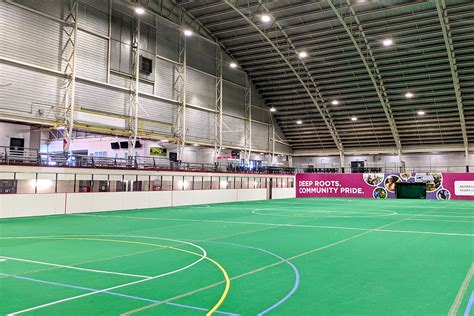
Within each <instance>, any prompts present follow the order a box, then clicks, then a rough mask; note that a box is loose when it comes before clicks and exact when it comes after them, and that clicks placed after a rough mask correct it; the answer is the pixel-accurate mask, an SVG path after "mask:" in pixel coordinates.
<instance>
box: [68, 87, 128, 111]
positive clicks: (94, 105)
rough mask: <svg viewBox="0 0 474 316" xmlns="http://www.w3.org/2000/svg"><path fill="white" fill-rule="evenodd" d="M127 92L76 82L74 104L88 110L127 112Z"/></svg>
mask: <svg viewBox="0 0 474 316" xmlns="http://www.w3.org/2000/svg"><path fill="white" fill-rule="evenodd" d="M128 102H129V96H128V93H126V92H124V91H121V90H118V89H110V88H107V87H99V86H96V85H93V84H89V83H85V82H77V83H76V106H77V107H78V108H86V109H90V110H96V111H102V112H110V113H114V114H119V115H124V114H128V113H127V109H128Z"/></svg>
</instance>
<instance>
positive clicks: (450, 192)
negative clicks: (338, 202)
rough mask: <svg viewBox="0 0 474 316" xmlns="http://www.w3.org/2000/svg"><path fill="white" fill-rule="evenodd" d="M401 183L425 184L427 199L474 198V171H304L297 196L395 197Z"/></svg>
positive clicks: (298, 182) (299, 179)
mask: <svg viewBox="0 0 474 316" xmlns="http://www.w3.org/2000/svg"><path fill="white" fill-rule="evenodd" d="M399 182H407V183H413V182H421V183H425V184H426V199H431V200H450V199H452V200H474V173H392V174H391V173H364V174H362V173H351V174H338V173H335V174H314V173H302V174H297V175H296V197H298V198H305V197H334V198H369V199H370V198H375V199H387V198H395V186H396V184H397V183H399Z"/></svg>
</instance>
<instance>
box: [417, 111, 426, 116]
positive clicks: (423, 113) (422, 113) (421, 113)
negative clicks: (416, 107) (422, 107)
mask: <svg viewBox="0 0 474 316" xmlns="http://www.w3.org/2000/svg"><path fill="white" fill-rule="evenodd" d="M425 114H426V112H425V111H418V115H425Z"/></svg>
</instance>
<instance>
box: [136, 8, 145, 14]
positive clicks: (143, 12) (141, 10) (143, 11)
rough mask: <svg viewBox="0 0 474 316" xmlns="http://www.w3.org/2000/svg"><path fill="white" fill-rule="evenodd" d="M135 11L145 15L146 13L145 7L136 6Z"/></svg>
mask: <svg viewBox="0 0 474 316" xmlns="http://www.w3.org/2000/svg"><path fill="white" fill-rule="evenodd" d="M135 13H136V14H138V15H143V14H145V9H143V8H142V7H136V8H135Z"/></svg>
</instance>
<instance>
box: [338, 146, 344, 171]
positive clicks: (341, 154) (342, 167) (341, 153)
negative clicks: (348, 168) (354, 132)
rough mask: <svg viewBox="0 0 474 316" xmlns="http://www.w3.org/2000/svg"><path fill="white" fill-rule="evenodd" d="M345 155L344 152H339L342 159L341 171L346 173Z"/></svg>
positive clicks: (340, 159)
mask: <svg viewBox="0 0 474 316" xmlns="http://www.w3.org/2000/svg"><path fill="white" fill-rule="evenodd" d="M344 160H345V157H344V152H342V151H340V152H339V161H340V172H341V173H345V168H344V165H345V162H344Z"/></svg>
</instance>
